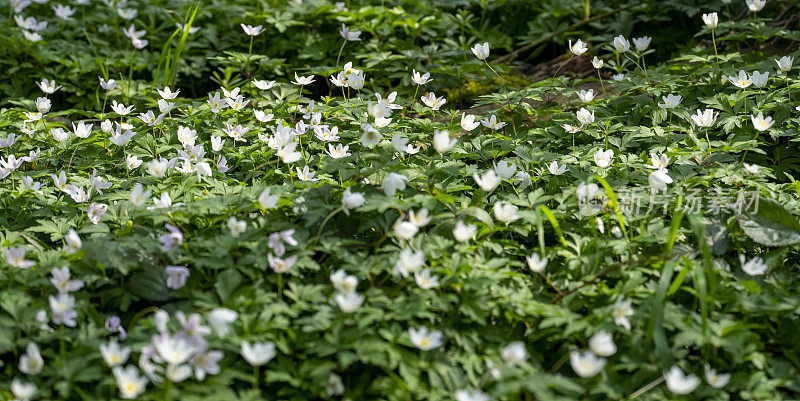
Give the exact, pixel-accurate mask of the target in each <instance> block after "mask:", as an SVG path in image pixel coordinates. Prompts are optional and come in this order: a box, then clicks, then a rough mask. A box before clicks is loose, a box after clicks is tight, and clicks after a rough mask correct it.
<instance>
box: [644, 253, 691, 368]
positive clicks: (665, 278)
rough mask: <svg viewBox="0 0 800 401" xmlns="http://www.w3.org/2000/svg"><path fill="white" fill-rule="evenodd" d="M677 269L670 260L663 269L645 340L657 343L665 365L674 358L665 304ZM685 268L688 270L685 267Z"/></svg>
mask: <svg viewBox="0 0 800 401" xmlns="http://www.w3.org/2000/svg"><path fill="white" fill-rule="evenodd" d="M674 270H675V261H674V260H668V261H667V262H666V263H665V264H664V268H663V269H662V270H661V278H660V279H659V280H658V287H657V288H656V294H655V297H653V304H652V305H653V306H652V308H651V310H650V321H649V322H648V325H647V334H646V335H647V337H646V341H645V342H650V340H651V339H652V341H653V345H655V347H656V350H657V351H658V354H659V355H660V358H659V360H660V361H662V362H664V363H666V364H667V365H665V366H664V367H666V366H668V365H669V364H670V363H671V362H669V361H671V360H672V357H671V355H670V352H669V346H668V344H667V336H666V335H665V334H664V327H663V323H664V305H665V303H666V301H667V296H668V287H669V283H670V281H671V279H672V275H673V273H674ZM683 270H688V269H686V268H684V269H683Z"/></svg>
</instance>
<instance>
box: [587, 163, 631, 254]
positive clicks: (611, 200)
mask: <svg viewBox="0 0 800 401" xmlns="http://www.w3.org/2000/svg"><path fill="white" fill-rule="evenodd" d="M594 179H595V180H597V182H599V183H600V185H602V186H603V188H604V189H605V190H606V195H607V196H608V206H609V207H610V208H612V209H614V214H615V215H616V216H617V222H618V223H619V228H620V229H621V230H622V235H624V236H625V240H626V241H628V242H631V239H630V238H629V237H628V230H626V229H625V221H624V220H623V218H622V210H621V209H620V207H619V201H617V195H616V194H615V193H614V190H613V189H611V185H608V182H607V181H606V180H605V179H604V178H603V177H600V176H599V175H595V176H594Z"/></svg>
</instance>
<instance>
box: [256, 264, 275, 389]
mask: <svg viewBox="0 0 800 401" xmlns="http://www.w3.org/2000/svg"><path fill="white" fill-rule="evenodd" d="M278 277H280V276H278ZM257 389H258V366H253V390H257Z"/></svg>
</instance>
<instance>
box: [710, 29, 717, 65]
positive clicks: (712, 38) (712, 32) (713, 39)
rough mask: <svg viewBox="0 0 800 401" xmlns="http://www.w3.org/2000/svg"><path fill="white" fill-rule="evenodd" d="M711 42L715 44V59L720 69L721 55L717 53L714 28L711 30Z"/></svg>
mask: <svg viewBox="0 0 800 401" xmlns="http://www.w3.org/2000/svg"><path fill="white" fill-rule="evenodd" d="M711 43H713V44H714V60H716V62H717V69H719V55H717V38H716V36H715V35H714V30H713V29H712V30H711Z"/></svg>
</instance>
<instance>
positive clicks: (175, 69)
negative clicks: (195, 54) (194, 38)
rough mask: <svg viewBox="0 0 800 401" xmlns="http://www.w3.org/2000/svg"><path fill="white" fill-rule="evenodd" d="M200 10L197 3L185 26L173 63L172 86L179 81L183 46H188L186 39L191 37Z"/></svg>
mask: <svg viewBox="0 0 800 401" xmlns="http://www.w3.org/2000/svg"><path fill="white" fill-rule="evenodd" d="M198 10H200V3H197V4H196V5H195V6H194V11H192V14H191V16H190V17H189V20H188V21H186V24H184V26H183V34H182V35H181V40H180V42H178V47H177V49H176V50H175V59H174V60H173V61H172V77H171V79H170V81H169V82H170V85H174V84H175V81H176V80H177V79H178V63H179V62H180V59H181V53H183V46H184V45H185V44H186V39H187V38H188V37H189V30H190V29H192V22H194V17H195V16H197V11H198Z"/></svg>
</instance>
